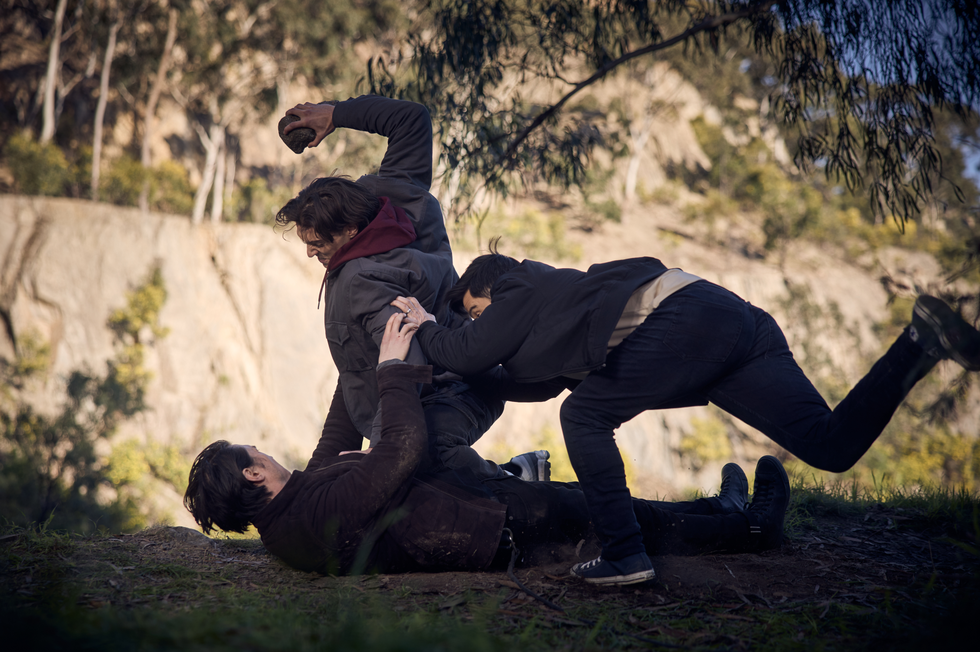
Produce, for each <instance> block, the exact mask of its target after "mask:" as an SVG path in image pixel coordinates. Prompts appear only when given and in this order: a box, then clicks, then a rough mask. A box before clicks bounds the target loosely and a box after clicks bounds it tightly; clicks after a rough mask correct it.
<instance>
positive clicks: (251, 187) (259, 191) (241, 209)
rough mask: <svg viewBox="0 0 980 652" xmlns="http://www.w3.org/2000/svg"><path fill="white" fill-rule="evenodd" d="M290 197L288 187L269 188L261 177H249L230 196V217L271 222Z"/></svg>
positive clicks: (260, 222)
mask: <svg viewBox="0 0 980 652" xmlns="http://www.w3.org/2000/svg"><path fill="white" fill-rule="evenodd" d="M290 199H292V193H291V192H290V190H289V188H286V187H280V188H278V189H276V190H271V189H270V188H269V184H268V182H267V181H266V180H265V179H263V178H262V177H254V178H252V179H249V180H248V181H247V182H246V183H244V184H242V185H241V186H239V187H238V188H236V189H235V192H234V194H233V195H232V198H231V212H230V215H231V219H232V220H237V221H239V222H255V223H257V224H273V223H274V222H275V218H276V213H277V212H278V211H279V209H280V208H282V207H283V205H285V204H286V202H288V201H289V200H290Z"/></svg>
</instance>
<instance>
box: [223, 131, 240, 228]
mask: <svg viewBox="0 0 980 652" xmlns="http://www.w3.org/2000/svg"><path fill="white" fill-rule="evenodd" d="M236 142H237V140H236V141H233V140H231V139H229V138H228V137H227V136H225V203H226V204H229V205H230V204H231V199H232V195H233V193H234V192H235V151H236V149H237V148H236V147H233V145H234V144H235V143H236ZM233 208H234V207H232V209H233ZM236 220H237V218H236Z"/></svg>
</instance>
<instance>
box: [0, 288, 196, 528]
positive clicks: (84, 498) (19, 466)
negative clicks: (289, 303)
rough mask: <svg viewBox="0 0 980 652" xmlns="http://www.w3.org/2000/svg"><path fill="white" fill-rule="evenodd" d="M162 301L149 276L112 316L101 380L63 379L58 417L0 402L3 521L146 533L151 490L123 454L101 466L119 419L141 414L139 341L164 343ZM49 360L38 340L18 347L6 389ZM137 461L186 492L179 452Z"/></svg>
mask: <svg viewBox="0 0 980 652" xmlns="http://www.w3.org/2000/svg"><path fill="white" fill-rule="evenodd" d="M165 300H166V289H165V288H164V287H163V279H162V276H161V274H160V272H159V270H154V272H153V273H152V274H151V275H150V277H149V279H148V280H147V282H146V283H144V284H143V285H142V286H141V287H139V288H137V289H136V290H134V291H133V292H131V293H130V294H129V295H128V297H127V305H126V307H125V308H122V309H120V310H117V311H115V312H114V313H113V314H112V315H111V316H110V319H109V326H110V327H111V328H112V330H113V331H114V333H115V334H116V344H117V346H118V347H119V348H118V349H117V354H116V356H115V357H114V358H113V359H111V360H108V361H107V362H106V371H105V373H104V374H101V375H96V374H92V373H90V372H87V371H79V370H76V371H73V372H72V373H71V374H69V377H68V379H67V382H66V384H65V400H64V403H63V404H62V406H61V408H60V410H59V411H57V412H56V413H54V414H51V415H49V414H41V413H39V412H38V411H36V410H35V409H34V408H33V407H32V406H31V405H29V404H27V403H24V402H19V401H17V400H16V399H15V398H14V397H13V396H12V395H10V393H8V392H5V393H4V394H3V395H0V398H2V399H3V400H2V402H0V516H2V517H3V518H5V519H7V520H8V521H10V522H12V523H14V524H18V525H30V524H35V525H39V524H50V525H51V526H52V527H53V528H57V529H67V530H72V531H77V532H92V531H93V530H95V529H96V528H97V527H100V528H101V527H104V528H109V529H112V530H117V531H118V530H134V529H138V528H140V527H143V526H144V525H145V523H146V519H145V517H144V515H143V514H144V510H143V509H141V503H142V502H143V501H142V500H141V498H142V495H143V494H142V493H141V491H146V490H147V489H146V488H145V485H144V484H143V481H142V480H140V479H138V474H137V475H134V474H133V473H132V472H131V471H132V466H133V465H130V468H129V469H128V470H127V468H126V466H125V464H123V462H122V461H120V460H124V459H125V453H126V451H127V449H126V447H125V446H122V448H120V451H119V453H118V454H117V455H116V458H115V459H116V462H115V464H113V459H112V458H110V460H109V461H108V464H107V461H106V460H105V459H103V457H102V455H101V454H100V453H99V449H100V448H101V447H103V446H105V445H106V443H108V442H110V441H111V437H112V435H113V434H114V433H115V431H116V428H117V427H118V425H119V424H120V423H121V422H122V421H123V420H124V419H126V418H128V417H131V416H133V415H134V414H137V413H139V412H141V411H142V410H144V409H146V405H145V403H144V401H143V397H144V393H145V391H146V385H147V383H148V381H149V378H150V374H149V373H148V372H147V371H146V370H145V369H144V368H143V365H142V363H143V346H144V343H143V342H141V333H145V332H146V331H147V330H148V331H149V332H150V333H152V334H154V335H155V336H156V337H163V336H164V335H166V329H164V328H161V327H160V326H159V324H158V315H159V312H160V308H161V307H162V305H163V302H164V301H165ZM48 357H49V354H48V348H47V346H46V345H45V344H44V343H42V342H40V339H39V337H38V336H36V335H31V334H28V335H26V336H24V337H22V338H20V341H19V342H18V358H17V360H16V361H15V363H14V364H12V365H5V366H2V367H0V378H2V380H3V385H4V387H7V386H13V387H16V386H18V385H19V384H23V381H24V378H25V377H26V376H30V375H34V374H39V373H41V372H42V371H43V370H44V369H45V368H46V366H47V363H46V360H47V358H48ZM117 448H119V447H117ZM114 452H115V451H114ZM140 461H141V462H142V463H143V464H144V465H145V466H146V467H147V468H149V469H150V471H151V472H152V474H153V476H155V477H157V478H159V479H162V480H165V481H167V482H170V483H171V484H173V485H174V486H176V487H178V488H179V487H181V486H183V479H182V477H181V476H183V475H184V467H183V466H182V464H181V460H180V457H179V455H178V454H177V452H176V450H174V449H172V448H170V447H163V446H149V447H147V448H146V450H144V451H142V452H141V458H140Z"/></svg>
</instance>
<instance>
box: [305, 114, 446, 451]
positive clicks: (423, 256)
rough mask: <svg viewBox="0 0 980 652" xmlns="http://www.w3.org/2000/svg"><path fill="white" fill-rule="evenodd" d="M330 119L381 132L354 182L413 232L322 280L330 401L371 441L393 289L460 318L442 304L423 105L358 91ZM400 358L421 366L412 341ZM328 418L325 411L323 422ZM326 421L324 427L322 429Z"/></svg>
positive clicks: (442, 243)
mask: <svg viewBox="0 0 980 652" xmlns="http://www.w3.org/2000/svg"><path fill="white" fill-rule="evenodd" d="M333 121H334V125H335V126H337V127H346V128H350V129H358V130H360V131H367V132H370V133H376V134H380V135H383V136H387V137H388V150H387V151H386V152H385V156H384V160H383V161H382V163H381V168H380V170H379V173H378V174H377V175H367V176H363V177H361V178H360V179H358V180H357V183H359V184H363V185H365V186H367V187H368V188H370V189H371V191H372V192H373V193H374V194H376V195H378V196H386V197H388V198H389V199H390V200H391V203H392V204H394V205H395V206H398V207H400V208H402V209H403V210H404V211H405V212H406V213H407V214H408V217H409V218H410V219H411V221H412V224H413V226H414V228H415V232H416V239H415V241H414V242H412V243H411V244H408V245H406V246H404V247H400V248H397V249H392V250H391V251H388V252H385V253H380V254H373V255H370V256H365V257H363V258H357V259H355V260H351V261H348V262H346V263H344V264H343V265H341V266H340V267H339V268H338V269H335V270H333V271H332V272H330V274H329V275H328V276H327V279H326V302H325V313H324V329H325V331H326V337H327V340H328V342H329V344H330V352H331V355H332V356H333V359H334V363H335V364H336V365H337V368H338V371H339V372H340V380H339V387H338V391H337V392H336V393H335V394H334V401H335V402H336V401H338V400H342V401H343V403H344V405H345V407H346V411H347V413H348V414H349V416H350V419H351V421H353V423H354V425H355V426H356V427H357V429H358V431H359V432H360V433H361V435H362V436H363V437H365V438H368V439H372V441H376V439H377V435H378V426H377V425H376V415H377V410H378V382H377V377H376V374H375V367H376V366H377V364H378V354H379V347H380V345H381V338H382V336H383V335H384V329H385V324H386V323H387V321H388V317H389V316H391V314H392V313H393V312H395V309H394V308H393V307H391V306H390V305H389V304H390V303H391V302H392V301H393V300H394V299H395V298H396V297H397V296H399V295H401V296H414V297H416V298H417V299H418V300H419V301H421V302H422V305H423V306H425V308H426V310H428V311H429V312H431V313H433V314H435V315H436V316H437V318H438V319H439V323H440V324H443V325H446V326H455V325H458V324H459V323H460V320H459V317H458V316H457V315H455V314H454V313H452V311H450V310H448V309H447V305H446V298H445V295H446V292H447V291H448V290H449V289H450V288H451V287H452V286H453V284H454V283H455V282H456V280H457V279H458V277H457V275H456V270H455V268H454V267H453V260H452V250H451V249H450V246H449V237H448V235H447V234H446V227H445V224H444V222H443V217H442V210H441V209H440V207H439V202H438V201H437V200H436V198H435V197H433V196H432V195H431V194H430V193H429V186H430V184H431V182H432V125H431V122H430V119H429V113H428V111H427V110H426V108H425V107H424V106H422V105H420V104H415V103H413V102H405V101H400V100H391V99H387V98H383V97H373V96H364V97H359V98H356V99H351V100H347V101H346V102H341V103H339V104H337V105H336V108H335V109H334V114H333ZM406 361H407V362H409V363H410V364H426V359H425V356H424V355H423V354H422V351H421V349H420V348H419V346H418V345H417V344H415V343H413V344H412V348H411V351H410V353H409V355H408V358H407V359H406ZM332 412H334V410H333V406H331V413H332ZM330 418H331V416H330V414H328V415H327V421H328V422H329V420H330ZM327 425H328V424H327V423H325V424H324V433H327V432H328V430H329V429H328V428H327ZM354 444H355V442H350V441H337V442H336V446H337V449H336V450H335V451H333V452H334V453H336V452H340V451H341V450H345V447H346V449H349V448H350V447H355V448H356V447H359V442H356V444H357V445H354Z"/></svg>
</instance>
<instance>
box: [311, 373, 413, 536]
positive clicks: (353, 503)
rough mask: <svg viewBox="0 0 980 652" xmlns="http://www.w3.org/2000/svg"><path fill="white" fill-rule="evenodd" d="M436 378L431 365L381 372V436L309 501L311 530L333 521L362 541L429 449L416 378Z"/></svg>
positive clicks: (318, 528) (323, 527)
mask: <svg viewBox="0 0 980 652" xmlns="http://www.w3.org/2000/svg"><path fill="white" fill-rule="evenodd" d="M427 382H432V367H429V366H416V365H392V366H390V367H384V368H382V369H380V370H379V371H378V389H379V390H380V392H381V411H382V415H383V416H384V423H383V425H382V432H381V441H380V442H379V443H378V445H377V446H375V447H374V449H373V450H372V451H371V452H370V453H369V454H367V455H363V457H361V459H360V460H358V461H357V463H356V464H355V465H354V467H353V468H352V469H350V470H349V471H348V472H346V473H344V474H343V475H342V476H340V477H339V478H337V480H336V481H335V482H334V483H333V484H332V485H331V486H330V490H329V491H328V492H327V493H326V495H323V496H320V498H319V500H318V501H317V502H318V503H320V504H312V505H307V506H306V509H307V510H308V514H309V515H310V517H311V518H312V519H313V521H314V522H313V530H314V531H315V532H316V531H325V530H326V528H327V527H329V525H330V523H328V521H334V522H335V523H336V525H337V527H338V531H339V532H340V533H341V538H342V539H344V540H341V541H338V545H339V547H340V548H341V549H344V548H345V547H346V543H347V542H346V541H345V540H358V541H359V540H361V539H363V537H364V536H365V535H366V534H368V530H369V529H370V527H371V526H372V524H374V522H375V521H376V519H377V518H378V517H379V515H380V514H381V513H382V511H383V510H384V509H385V508H387V507H388V506H389V503H390V501H391V499H392V497H393V496H394V495H395V493H396V492H397V491H398V490H399V489H401V488H402V487H405V486H407V483H408V482H409V480H410V479H411V478H412V476H413V475H414V474H415V470H416V469H417V468H418V465H419V461H420V460H421V459H422V455H423V453H424V451H425V444H426V438H427V431H426V427H425V415H424V413H423V412H422V402H421V401H419V396H418V392H417V390H416V388H415V384H416V383H427Z"/></svg>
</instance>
